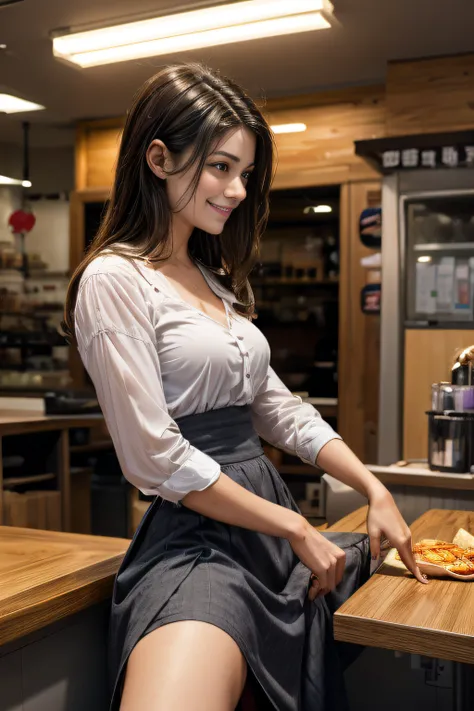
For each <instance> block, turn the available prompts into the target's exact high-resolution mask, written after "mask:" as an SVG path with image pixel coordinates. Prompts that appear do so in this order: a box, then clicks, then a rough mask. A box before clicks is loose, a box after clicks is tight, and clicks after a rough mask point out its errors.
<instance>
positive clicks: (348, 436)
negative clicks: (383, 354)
mask: <svg viewBox="0 0 474 711" xmlns="http://www.w3.org/2000/svg"><path fill="white" fill-rule="evenodd" d="M380 190H381V185H380V182H379V181H375V180H374V181H370V182H369V181H367V182H365V181H364V182H360V183H347V184H345V185H342V186H341V213H340V214H341V217H340V254H341V269H340V285H339V393H338V400H339V405H338V430H339V432H340V434H341V436H342V437H343V438H344V440H345V442H346V443H347V445H348V446H349V447H350V448H351V449H352V450H353V451H354V452H355V453H356V454H357V456H358V457H360V458H361V459H362V461H365V462H367V463H369V461H370V460H372V461H375V459H376V445H377V425H378V394H379V356H380V316H378V315H366V314H363V313H362V311H361V308H360V292H361V289H362V287H363V286H365V284H366V270H365V269H364V267H362V266H361V264H360V260H361V258H362V257H365V256H366V255H368V254H372V253H373V250H370V249H368V248H367V247H365V246H364V245H363V244H362V242H361V241H360V239H359V217H360V214H361V212H362V210H363V209H364V208H366V207H369V206H375V205H380V199H381V195H380Z"/></svg>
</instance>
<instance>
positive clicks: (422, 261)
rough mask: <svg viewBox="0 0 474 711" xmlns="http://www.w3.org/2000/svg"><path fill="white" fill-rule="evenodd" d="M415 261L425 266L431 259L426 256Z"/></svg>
mask: <svg viewBox="0 0 474 711" xmlns="http://www.w3.org/2000/svg"><path fill="white" fill-rule="evenodd" d="M417 261H418V262H421V263H422V264H425V263H427V262H431V257H428V256H426V257H418V260H417Z"/></svg>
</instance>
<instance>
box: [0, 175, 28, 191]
mask: <svg viewBox="0 0 474 711" xmlns="http://www.w3.org/2000/svg"><path fill="white" fill-rule="evenodd" d="M0 185H22V186H23V187H24V188H31V181H30V180H17V178H8V177H7V176H6V175H0Z"/></svg>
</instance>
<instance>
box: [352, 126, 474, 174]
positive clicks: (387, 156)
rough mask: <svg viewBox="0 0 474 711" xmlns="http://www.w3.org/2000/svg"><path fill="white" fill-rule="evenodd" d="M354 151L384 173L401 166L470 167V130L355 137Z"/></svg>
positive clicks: (473, 144) (473, 140)
mask: <svg viewBox="0 0 474 711" xmlns="http://www.w3.org/2000/svg"><path fill="white" fill-rule="evenodd" d="M355 152H356V155H358V156H361V157H362V158H365V159H366V160H367V161H368V162H369V163H371V164H372V165H373V166H374V167H375V168H376V169H377V170H378V171H379V172H380V173H384V174H388V173H394V172H397V171H403V170H433V169H444V170H447V169H452V168H474V131H452V132H450V133H427V134H420V135H416V136H415V135H414V136H391V137H390V138H375V139H370V140H364V141H356V142H355Z"/></svg>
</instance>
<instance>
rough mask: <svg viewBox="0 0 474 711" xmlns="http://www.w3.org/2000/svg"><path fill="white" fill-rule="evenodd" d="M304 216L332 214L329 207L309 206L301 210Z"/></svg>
mask: <svg viewBox="0 0 474 711" xmlns="http://www.w3.org/2000/svg"><path fill="white" fill-rule="evenodd" d="M303 212H304V214H305V215H309V214H311V213H316V214H321V213H324V212H332V207H331V205H311V206H310V207H305V208H304V210H303Z"/></svg>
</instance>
